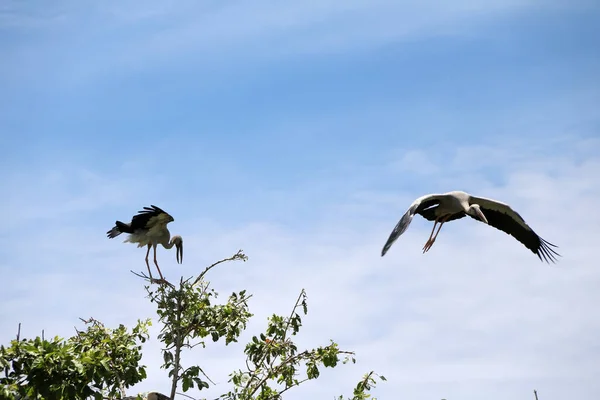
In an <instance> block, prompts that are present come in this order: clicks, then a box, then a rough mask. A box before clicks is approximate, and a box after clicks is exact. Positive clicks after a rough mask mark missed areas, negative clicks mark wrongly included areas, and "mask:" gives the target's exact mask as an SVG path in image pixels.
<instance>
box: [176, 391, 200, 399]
mask: <svg viewBox="0 0 600 400" xmlns="http://www.w3.org/2000/svg"><path fill="white" fill-rule="evenodd" d="M176 394H178V395H180V396H183V397H187V398H188V399H192V400H196V398H195V397H192V396H190V395H187V394H185V393H181V392H176Z"/></svg>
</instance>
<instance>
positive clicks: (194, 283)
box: [0, 250, 385, 400]
mask: <svg viewBox="0 0 600 400" xmlns="http://www.w3.org/2000/svg"><path fill="white" fill-rule="evenodd" d="M236 260H241V261H246V260H247V257H246V255H244V254H243V253H242V251H241V250H240V251H239V252H238V253H236V254H235V255H233V256H232V257H229V258H226V259H223V260H220V261H218V262H216V263H214V264H212V265H210V266H209V267H207V268H206V269H205V270H204V271H203V272H202V273H201V274H200V275H199V276H198V277H196V278H195V279H192V278H188V279H186V280H184V279H183V278H181V279H180V280H179V283H178V285H177V286H175V285H174V284H172V283H170V282H168V281H167V280H164V279H161V280H150V279H149V278H148V277H145V276H143V275H140V276H141V277H144V278H146V279H148V280H150V283H159V284H158V285H152V286H151V287H152V288H151V287H150V286H147V287H146V290H147V292H148V297H149V298H150V301H151V302H152V303H154V304H155V305H156V307H157V308H156V312H157V314H158V317H159V322H160V324H161V325H162V329H161V331H160V334H159V335H158V339H159V340H160V341H161V342H162V343H163V344H164V347H163V349H162V350H161V351H162V355H163V357H162V358H163V363H162V365H161V368H163V369H165V370H167V371H168V376H169V377H170V378H171V381H172V383H171V392H170V396H169V398H170V399H174V398H175V395H176V393H177V392H176V391H177V389H178V388H181V390H183V392H186V391H188V390H190V389H192V388H197V389H199V390H202V389H206V388H208V387H209V386H210V383H212V381H211V380H210V379H209V378H208V376H207V375H206V374H205V372H204V370H203V369H202V368H201V367H200V365H189V366H187V367H184V363H183V362H182V355H183V350H184V349H187V350H188V351H189V350H191V349H192V348H194V347H196V346H198V345H201V346H202V348H204V347H205V346H206V345H207V343H209V342H210V341H212V342H219V341H221V342H224V343H225V345H228V344H230V343H232V342H237V341H238V339H239V336H240V335H241V333H242V332H243V331H244V329H246V324H247V322H248V320H249V319H250V317H252V314H251V313H250V312H249V309H248V300H249V299H250V298H251V296H250V295H248V294H247V293H246V291H245V290H242V291H240V292H238V293H236V292H234V293H232V294H231V295H230V296H229V297H228V298H227V301H226V302H225V303H224V304H218V303H216V299H217V297H218V293H217V292H216V291H215V290H213V289H212V288H210V282H208V281H206V280H205V279H204V278H205V275H206V273H207V272H208V271H210V270H211V269H212V268H214V267H215V266H217V265H219V264H221V263H224V262H228V261H236ZM307 313H308V305H307V296H306V293H305V291H304V290H302V291H301V292H300V295H299V296H298V299H297V300H296V303H295V304H294V306H293V308H292V311H291V313H290V315H289V316H287V317H285V316H279V315H275V314H274V315H272V316H271V317H270V318H269V319H268V324H267V328H266V331H265V332H264V333H261V334H259V335H258V336H253V337H252V339H251V340H250V342H249V343H248V344H247V345H246V347H245V349H244V353H245V355H246V369H245V370H243V371H242V370H241V369H239V370H237V371H235V372H233V373H232V374H230V379H229V382H230V383H231V384H232V386H233V387H232V389H231V390H230V391H229V392H228V393H226V394H223V395H222V396H220V397H219V398H220V399H221V400H278V399H282V395H283V393H284V392H286V391H288V390H289V389H292V388H294V387H297V386H298V385H300V384H302V383H303V382H306V381H308V380H312V379H317V378H319V376H320V374H321V370H322V369H323V368H335V367H337V366H339V365H340V364H345V363H347V362H349V361H352V362H353V363H354V362H356V360H355V359H354V353H353V352H350V351H343V350H340V349H339V346H338V344H337V343H335V342H334V341H330V342H329V344H327V345H324V346H320V347H317V348H314V349H305V350H299V349H298V347H297V345H296V344H295V343H294V341H293V340H292V338H294V337H295V336H296V335H297V334H298V333H299V331H300V328H301V327H302V318H301V315H306V314H307ZM84 322H85V323H86V324H87V325H88V327H87V330H86V331H83V332H79V331H78V332H77V335H75V336H74V337H72V338H70V339H68V340H66V341H65V340H63V339H61V338H58V337H56V338H54V339H52V340H44V339H43V338H39V337H38V338H36V339H33V340H20V339H19V337H18V335H17V339H16V340H13V341H12V342H11V346H10V347H8V348H5V347H3V346H2V347H0V368H2V369H3V370H4V377H1V375H0V399H3V398H7V399H16V398H24V397H26V398H27V399H36V400H38V399H39V400H42V399H48V400H50V399H74V400H79V399H88V398H94V399H104V398H110V399H113V398H121V397H122V396H124V391H125V388H127V387H130V386H132V385H134V384H136V383H138V382H140V381H142V380H143V379H144V378H145V377H146V371H145V367H144V366H140V365H139V362H140V360H141V345H140V344H139V343H138V342H141V343H143V342H145V341H146V339H147V338H148V332H147V327H148V325H150V321H149V320H148V321H144V322H140V321H138V324H137V325H136V326H135V327H134V328H133V329H132V330H131V332H128V330H127V329H126V328H125V327H124V326H122V325H121V326H119V327H118V328H117V329H113V330H110V329H107V328H105V327H104V326H103V325H102V324H101V323H100V322H98V321H96V320H94V319H90V320H89V321H84ZM207 338H209V339H207ZM0 374H1V372H0ZM376 376H378V375H376V374H375V373H373V372H371V373H369V374H367V375H365V376H364V378H363V379H362V380H361V381H360V382H359V383H358V385H357V386H356V388H355V389H354V394H353V397H352V400H366V399H369V398H370V395H369V394H368V392H369V391H370V390H371V389H372V388H373V387H374V385H375V383H376V382H375V377H376ZM379 378H380V379H381V380H385V378H384V377H383V376H380V377H379ZM138 397H139V396H138ZM338 400H343V398H342V397H339V399H338Z"/></svg>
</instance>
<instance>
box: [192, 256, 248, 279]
mask: <svg viewBox="0 0 600 400" xmlns="http://www.w3.org/2000/svg"><path fill="white" fill-rule="evenodd" d="M234 260H242V261H246V260H248V257H247V256H246V255H245V254H244V251H243V250H238V252H237V253H235V254H234V255H233V256H231V257H228V258H224V259H222V260H219V261H217V262H215V263H213V264H211V265H209V266H208V267H206V268H205V269H204V271H202V273H201V274H200V275H198V277H197V278H196V279H195V280H194V283H192V286H196V284H197V283H198V282H200V281H201V280H202V278H204V275H206V273H207V272H208V271H210V270H211V269H213V268H214V267H216V266H217V265H219V264H222V263H224V262H226V261H234Z"/></svg>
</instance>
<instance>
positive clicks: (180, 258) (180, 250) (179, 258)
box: [176, 242, 183, 264]
mask: <svg viewBox="0 0 600 400" xmlns="http://www.w3.org/2000/svg"><path fill="white" fill-rule="evenodd" d="M176 257H177V262H178V263H179V264H181V263H182V262H183V242H181V243H179V244H178V245H177V252H176Z"/></svg>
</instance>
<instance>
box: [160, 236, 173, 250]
mask: <svg viewBox="0 0 600 400" xmlns="http://www.w3.org/2000/svg"><path fill="white" fill-rule="evenodd" d="M162 245H163V247H164V248H165V249H170V248H172V247H173V246H174V245H175V238H172V239H171V241H169V242H168V243H162Z"/></svg>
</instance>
